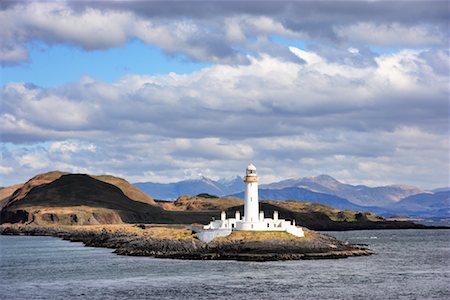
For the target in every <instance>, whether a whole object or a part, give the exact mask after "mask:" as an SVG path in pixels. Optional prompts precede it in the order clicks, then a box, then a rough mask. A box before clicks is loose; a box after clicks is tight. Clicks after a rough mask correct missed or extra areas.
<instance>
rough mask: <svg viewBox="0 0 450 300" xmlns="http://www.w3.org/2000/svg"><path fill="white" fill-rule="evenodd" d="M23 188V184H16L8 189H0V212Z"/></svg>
mask: <svg viewBox="0 0 450 300" xmlns="http://www.w3.org/2000/svg"><path fill="white" fill-rule="evenodd" d="M22 186H23V183H21V184H15V185H11V186H8V187H4V188H0V210H1V209H2V208H3V206H5V205H6V202H7V199H8V198H9V197H10V196H11V195H12V194H13V193H14V192H15V191H16V190H17V189H20V188H21V187H22Z"/></svg>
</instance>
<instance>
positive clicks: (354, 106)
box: [0, 48, 449, 187]
mask: <svg viewBox="0 0 450 300" xmlns="http://www.w3.org/2000/svg"><path fill="white" fill-rule="evenodd" d="M290 51H292V53H293V55H297V56H298V57H299V59H298V60H297V62H295V61H287V60H284V59H281V58H278V57H273V56H269V55H261V56H258V57H252V56H249V57H248V59H249V62H250V63H249V64H248V65H236V66H227V65H215V66H211V67H207V68H204V69H202V70H200V71H197V72H194V73H192V74H184V75H180V74H175V73H170V74H167V75H159V76H145V75H130V76H125V77H123V78H121V79H120V80H118V81H117V82H114V83H111V84H107V83H104V82H101V81H97V80H94V79H92V78H87V77H86V78H83V79H81V80H80V81H78V82H74V83H71V84H68V85H65V86H62V87H58V88H42V87H36V86H33V85H30V84H25V83H11V84H7V85H6V86H5V87H3V89H2V90H1V97H2V101H3V108H2V116H1V119H0V120H1V122H0V130H1V132H2V135H3V136H2V139H3V142H4V143H6V145H7V146H6V149H7V150H5V151H3V152H4V153H6V154H5V155H4V160H5V165H4V167H6V168H16V166H18V165H20V166H23V169H24V170H25V171H23V172H22V173H21V174H29V175H30V176H32V175H34V174H32V173H36V172H37V171H38V170H39V171H44V170H51V169H66V170H69V171H80V170H85V171H86V172H89V173H94V174H100V173H112V174H116V175H120V176H124V177H128V176H129V177H130V178H134V179H135V180H139V181H141V180H162V181H172V180H177V179H183V178H184V177H185V176H187V175H186V174H188V175H189V174H191V175H192V174H198V173H202V174H204V175H208V176H212V177H215V178H216V179H217V178H219V177H226V176H232V175H236V173H237V172H239V170H241V168H242V165H245V164H246V163H248V161H254V162H255V163H257V164H258V165H260V166H261V167H260V168H261V174H266V176H267V177H266V179H265V180H267V181H269V179H270V180H275V179H281V178H286V177H298V176H306V175H314V174H320V173H329V174H330V175H334V176H336V177H338V178H339V179H343V180H344V181H347V182H352V183H355V178H358V179H360V180H364V181H365V182H372V183H375V182H378V183H388V182H404V179H407V183H413V184H419V185H420V186H425V187H433V186H439V185H443V184H445V183H444V181H445V180H447V179H448V174H447V173H448V166H449V164H448V142H449V141H448V136H449V133H448V113H449V103H448V94H449V91H448V74H445V73H442V72H440V70H439V69H436V68H435V66H434V63H435V61H434V60H432V59H430V58H431V57H435V58H436V57H442V58H445V55H446V54H445V53H442V52H438V51H439V50H437V51H436V52H435V53H439V54H438V55H431V54H430V53H429V51H431V50H426V51H417V50H402V51H398V52H395V53H392V54H383V55H377V56H374V58H373V59H374V64H370V65H367V66H360V65H352V64H345V63H343V62H336V61H329V60H328V59H327V58H326V57H323V56H321V55H320V54H319V53H316V52H311V51H305V50H301V49H297V48H290ZM36 142H39V143H37V145H40V144H42V146H39V147H35V148H27V146H24V145H27V144H30V143H32V144H33V143H34V144H36ZM15 147H16V148H15ZM17 147H18V148H20V149H22V150H20V151H18V150H17ZM8 149H9V150H8ZM8 153H10V154H8ZM367 170H370V172H367ZM27 172H28V173H27ZM191 175H189V176H191ZM21 176H24V175H21ZM11 178H13V177H11ZM10 180H12V179H10Z"/></svg>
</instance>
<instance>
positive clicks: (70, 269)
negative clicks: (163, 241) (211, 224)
mask: <svg viewBox="0 0 450 300" xmlns="http://www.w3.org/2000/svg"><path fill="white" fill-rule="evenodd" d="M328 234H331V235H334V236H336V237H337V238H339V239H340V240H345V241H349V242H355V243H363V244H368V245H369V247H370V249H372V250H374V251H375V252H376V253H377V254H376V255H372V256H366V257H352V258H347V259H338V260H307V261H280V262H263V263H261V262H237V261H189V260H174V259H156V258H151V257H127V256H118V255H115V254H113V253H112V250H111V249H103V248H91V247H84V246H83V245H82V244H81V243H71V242H67V241H63V240H60V239H57V238H51V237H29V236H0V299H450V230H384V231H381V230H371V231H347V232H329V233H328Z"/></svg>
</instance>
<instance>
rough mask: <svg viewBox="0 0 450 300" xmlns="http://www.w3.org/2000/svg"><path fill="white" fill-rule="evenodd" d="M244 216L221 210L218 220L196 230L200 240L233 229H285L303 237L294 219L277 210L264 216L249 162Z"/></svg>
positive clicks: (246, 172) (246, 170)
mask: <svg viewBox="0 0 450 300" xmlns="http://www.w3.org/2000/svg"><path fill="white" fill-rule="evenodd" d="M244 182H245V191H244V216H243V217H242V218H241V215H240V213H239V211H235V212H234V218H233V217H232V218H227V214H226V212H225V211H223V212H222V213H221V214H220V220H213V221H211V222H210V223H209V224H208V225H205V226H203V230H202V231H199V232H197V236H198V237H199V239H201V240H202V241H206V242H207V241H210V240H212V239H214V238H216V237H221V236H222V237H223V236H227V235H229V234H231V232H232V231H235V230H247V231H286V232H288V233H290V234H292V235H294V236H297V237H303V236H305V233H304V232H303V229H302V228H301V227H297V226H296V225H295V220H285V219H280V218H279V216H278V211H274V212H273V218H270V217H269V218H266V217H265V216H264V212H263V211H260V210H259V199H258V174H257V173H256V167H255V166H254V165H253V164H249V165H248V166H247V168H246V169H245V177H244Z"/></svg>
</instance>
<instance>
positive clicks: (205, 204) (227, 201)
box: [159, 196, 244, 211]
mask: <svg viewBox="0 0 450 300" xmlns="http://www.w3.org/2000/svg"><path fill="white" fill-rule="evenodd" d="M243 204H244V201H243V200H242V199H239V198H234V197H224V198H204V197H198V196H181V197H179V198H178V199H177V200H176V201H174V202H163V203H159V205H160V207H161V208H163V209H165V210H171V211H222V210H225V209H227V208H230V207H233V206H237V205H243Z"/></svg>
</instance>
